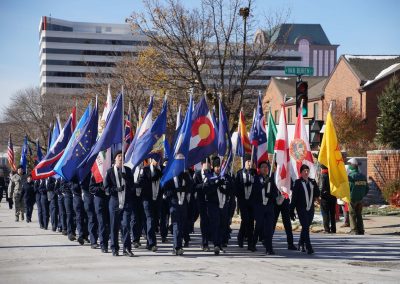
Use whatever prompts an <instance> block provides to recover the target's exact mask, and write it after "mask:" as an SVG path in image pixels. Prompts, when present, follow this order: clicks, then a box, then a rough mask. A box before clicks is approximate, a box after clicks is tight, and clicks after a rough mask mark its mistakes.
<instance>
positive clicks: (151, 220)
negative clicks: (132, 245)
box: [138, 161, 162, 252]
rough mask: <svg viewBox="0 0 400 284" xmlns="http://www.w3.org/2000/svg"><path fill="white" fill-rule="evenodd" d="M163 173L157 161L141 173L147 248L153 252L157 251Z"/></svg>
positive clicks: (140, 181)
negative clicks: (158, 212)
mask: <svg viewBox="0 0 400 284" xmlns="http://www.w3.org/2000/svg"><path fill="white" fill-rule="evenodd" d="M161 176H162V173H161V169H160V168H159V167H158V165H157V162H155V161H151V162H150V165H149V166H146V167H143V170H142V173H141V174H140V175H139V179H138V184H139V186H140V188H142V195H141V196H142V204H143V209H144V218H145V222H146V226H145V228H146V236H147V245H146V248H147V249H148V250H151V251H153V252H156V251H157V239H156V231H155V229H156V228H155V226H156V213H157V211H156V207H157V201H158V196H159V191H160V179H161Z"/></svg>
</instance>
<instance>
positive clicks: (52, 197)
mask: <svg viewBox="0 0 400 284" xmlns="http://www.w3.org/2000/svg"><path fill="white" fill-rule="evenodd" d="M59 183H60V182H59V181H58V180H57V179H55V178H53V177H48V178H47V179H46V189H47V199H48V201H49V209H50V221H51V229H52V231H53V232H55V231H56V230H57V227H58V196H57V193H56V187H57V186H59Z"/></svg>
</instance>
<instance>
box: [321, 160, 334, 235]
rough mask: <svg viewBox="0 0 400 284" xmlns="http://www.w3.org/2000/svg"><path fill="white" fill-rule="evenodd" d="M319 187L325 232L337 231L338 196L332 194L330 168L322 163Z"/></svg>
mask: <svg viewBox="0 0 400 284" xmlns="http://www.w3.org/2000/svg"><path fill="white" fill-rule="evenodd" d="M319 189H320V191H321V212H322V220H323V225H324V232H325V233H328V234H329V233H332V234H335V233H336V202H337V199H336V196H333V195H331V187H330V183H329V174H328V168H327V167H325V166H324V165H321V175H320V178H319Z"/></svg>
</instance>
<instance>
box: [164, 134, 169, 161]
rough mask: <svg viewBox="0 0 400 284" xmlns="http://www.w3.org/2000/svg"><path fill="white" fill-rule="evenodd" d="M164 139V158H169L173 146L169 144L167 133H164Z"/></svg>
mask: <svg viewBox="0 0 400 284" xmlns="http://www.w3.org/2000/svg"><path fill="white" fill-rule="evenodd" d="M163 139H164V141H163V143H164V157H163V158H164V159H168V158H169V156H171V146H169V142H168V140H167V137H166V135H165V134H164V137H163Z"/></svg>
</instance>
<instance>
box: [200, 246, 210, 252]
mask: <svg viewBox="0 0 400 284" xmlns="http://www.w3.org/2000/svg"><path fill="white" fill-rule="evenodd" d="M201 249H202V250H203V251H210V248H209V247H208V246H202V247H201Z"/></svg>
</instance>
